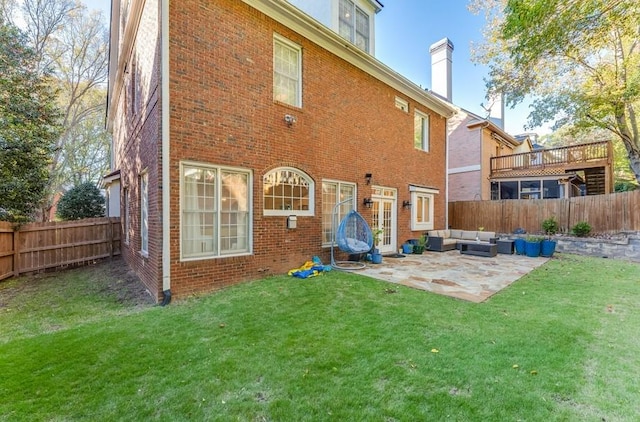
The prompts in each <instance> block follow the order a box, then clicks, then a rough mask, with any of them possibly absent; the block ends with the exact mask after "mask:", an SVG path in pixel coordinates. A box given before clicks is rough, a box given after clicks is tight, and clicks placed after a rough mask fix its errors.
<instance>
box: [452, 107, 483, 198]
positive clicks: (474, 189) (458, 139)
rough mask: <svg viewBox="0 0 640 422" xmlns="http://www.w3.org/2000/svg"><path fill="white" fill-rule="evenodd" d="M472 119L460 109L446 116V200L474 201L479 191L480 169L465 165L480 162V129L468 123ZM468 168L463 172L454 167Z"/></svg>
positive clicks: (476, 164) (479, 163)
mask: <svg viewBox="0 0 640 422" xmlns="http://www.w3.org/2000/svg"><path fill="white" fill-rule="evenodd" d="M474 120H475V119H474V118H473V117H471V116H469V115H468V114H467V113H466V112H465V111H464V110H460V111H459V112H458V113H457V114H456V115H455V116H454V117H453V118H451V119H450V120H449V171H450V172H451V173H450V175H449V201H451V202H455V201H473V200H474V199H480V195H481V193H482V186H481V172H480V170H479V169H478V170H475V171H469V169H468V167H471V166H480V165H481V158H480V155H481V142H480V138H481V132H480V129H478V127H475V128H473V129H471V130H469V128H468V127H467V125H468V124H469V123H470V122H471V121H474ZM465 167H466V168H467V169H465V171H464V172H457V171H456V170H457V169H460V168H465Z"/></svg>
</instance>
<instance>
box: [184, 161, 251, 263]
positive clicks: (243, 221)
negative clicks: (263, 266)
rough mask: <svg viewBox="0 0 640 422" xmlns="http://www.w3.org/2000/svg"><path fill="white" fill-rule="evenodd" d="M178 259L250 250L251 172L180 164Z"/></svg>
mask: <svg viewBox="0 0 640 422" xmlns="http://www.w3.org/2000/svg"><path fill="white" fill-rule="evenodd" d="M180 178H181V186H180V207H181V211H180V216H181V221H180V230H181V233H180V239H181V245H180V251H181V259H183V260H188V259H203V258H215V257H221V256H230V255H243V254H248V253H250V252H251V247H250V245H251V242H250V233H251V231H250V219H251V213H250V210H251V207H250V205H251V202H250V198H251V194H250V192H251V172H250V171H248V170H244V169H235V168H226V167H217V166H210V165H205V164H195V163H181V164H180Z"/></svg>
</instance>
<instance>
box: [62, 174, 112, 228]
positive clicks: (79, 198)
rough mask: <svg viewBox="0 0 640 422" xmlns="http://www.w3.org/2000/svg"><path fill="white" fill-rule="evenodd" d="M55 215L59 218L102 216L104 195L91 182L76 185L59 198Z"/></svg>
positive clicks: (74, 218)
mask: <svg viewBox="0 0 640 422" xmlns="http://www.w3.org/2000/svg"><path fill="white" fill-rule="evenodd" d="M56 216H57V217H58V218H60V219H61V220H79V219H81V218H93V217H104V196H102V194H101V193H100V190H99V189H98V188H97V187H96V185H94V184H93V183H91V182H85V183H81V184H79V185H76V186H74V187H73V188H71V189H70V190H69V191H68V192H67V193H65V194H64V195H63V196H62V198H60V201H59V202H58V209H57V211H56Z"/></svg>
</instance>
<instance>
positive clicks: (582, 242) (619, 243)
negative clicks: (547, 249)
mask: <svg viewBox="0 0 640 422" xmlns="http://www.w3.org/2000/svg"><path fill="white" fill-rule="evenodd" d="M505 237H507V238H509V239H516V238H518V237H523V238H524V237H525V236H514V235H507V236H505ZM553 239H554V240H557V241H558V244H557V245H556V252H564V253H573V254H576V255H588V256H597V257H600V258H613V259H626V260H629V261H635V262H640V234H634V235H628V236H626V237H624V238H621V239H600V238H594V237H568V236H554V237H553Z"/></svg>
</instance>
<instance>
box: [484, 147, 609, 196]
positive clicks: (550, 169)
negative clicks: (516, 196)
mask: <svg viewBox="0 0 640 422" xmlns="http://www.w3.org/2000/svg"><path fill="white" fill-rule="evenodd" d="M597 169H599V170H597ZM578 171H584V172H585V178H587V179H589V176H591V179H592V180H591V182H594V183H595V185H596V186H599V187H601V188H602V189H600V188H597V191H593V192H591V194H604V193H610V192H612V190H613V149H612V146H611V142H610V141H602V142H592V143H588V144H580V145H572V146H567V147H559V148H549V149H543V150H537V151H531V152H524V153H520V154H511V155H503V156H499V157H492V158H491V174H490V177H491V178H492V179H498V178H508V177H514V178H515V177H531V176H548V175H560V174H564V173H569V172H578ZM600 179H601V180H600ZM585 181H586V182H587V183H589V182H590V181H589V180H585Z"/></svg>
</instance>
